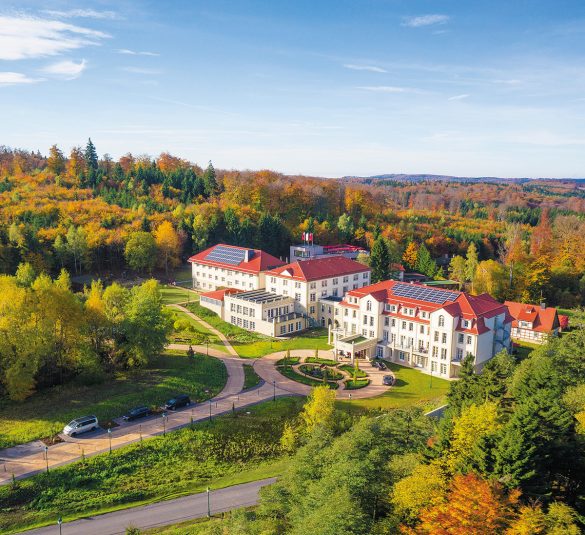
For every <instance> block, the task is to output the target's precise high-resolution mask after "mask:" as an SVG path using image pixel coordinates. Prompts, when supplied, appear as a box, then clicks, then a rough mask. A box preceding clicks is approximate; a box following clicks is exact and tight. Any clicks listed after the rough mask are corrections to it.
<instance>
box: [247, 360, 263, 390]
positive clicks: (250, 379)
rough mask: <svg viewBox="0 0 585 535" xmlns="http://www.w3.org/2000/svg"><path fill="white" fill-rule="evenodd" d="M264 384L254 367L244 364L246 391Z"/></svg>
mask: <svg viewBox="0 0 585 535" xmlns="http://www.w3.org/2000/svg"><path fill="white" fill-rule="evenodd" d="M261 382H262V379H261V377H260V376H259V375H258V374H257V373H256V372H255V371H254V366H252V365H251V364H244V390H246V389H248V388H254V387H255V386H258V385H259V384H260V383H261Z"/></svg>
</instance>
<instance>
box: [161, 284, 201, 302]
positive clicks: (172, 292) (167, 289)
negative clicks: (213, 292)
mask: <svg viewBox="0 0 585 535" xmlns="http://www.w3.org/2000/svg"><path fill="white" fill-rule="evenodd" d="M160 293H161V295H162V301H163V304H164V305H174V304H177V303H186V302H189V301H199V295H198V294H196V293H194V292H191V291H189V290H185V289H184V288H181V287H179V286H171V285H169V284H161V287H160Z"/></svg>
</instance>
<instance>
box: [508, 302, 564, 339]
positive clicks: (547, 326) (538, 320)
mask: <svg viewBox="0 0 585 535" xmlns="http://www.w3.org/2000/svg"><path fill="white" fill-rule="evenodd" d="M504 305H506V307H508V310H509V311H510V314H511V316H512V317H513V318H514V321H513V322H512V327H518V322H519V321H527V322H530V323H532V330H533V331H537V332H543V333H549V332H551V331H553V330H554V329H557V328H558V327H559V316H558V314H557V309H556V308H551V307H546V308H541V307H540V306H539V305H530V304H525V303H517V302H515V301H506V302H504ZM522 328H523V329H524V328H525V327H522Z"/></svg>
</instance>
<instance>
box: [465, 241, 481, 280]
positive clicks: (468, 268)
mask: <svg viewBox="0 0 585 535" xmlns="http://www.w3.org/2000/svg"><path fill="white" fill-rule="evenodd" d="M478 264H479V255H478V254H477V247H476V245H475V243H474V242H471V243H470V244H469V247H468V248H467V254H466V256H465V279H466V280H468V281H473V279H474V278H475V272H476V270H477V266H478Z"/></svg>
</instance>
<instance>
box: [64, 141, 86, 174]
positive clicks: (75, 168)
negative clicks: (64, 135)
mask: <svg viewBox="0 0 585 535" xmlns="http://www.w3.org/2000/svg"><path fill="white" fill-rule="evenodd" d="M84 170H85V158H84V156H83V152H82V150H81V147H73V148H72V149H71V153H70V154H69V162H68V163H67V176H68V177H69V178H71V179H75V180H76V181H79V180H81V178H82V177H83V173H84Z"/></svg>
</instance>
